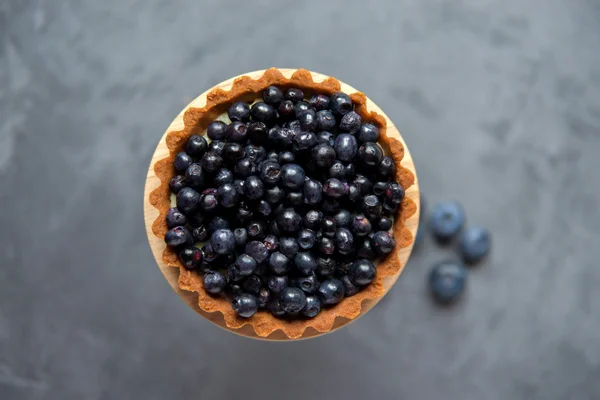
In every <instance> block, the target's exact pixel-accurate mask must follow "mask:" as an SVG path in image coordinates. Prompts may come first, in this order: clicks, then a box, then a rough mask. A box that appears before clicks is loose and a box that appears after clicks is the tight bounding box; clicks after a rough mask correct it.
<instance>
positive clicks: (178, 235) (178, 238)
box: [165, 226, 192, 247]
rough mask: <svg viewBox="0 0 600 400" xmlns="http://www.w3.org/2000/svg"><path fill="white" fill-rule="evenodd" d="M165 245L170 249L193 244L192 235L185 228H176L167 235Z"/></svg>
mask: <svg viewBox="0 0 600 400" xmlns="http://www.w3.org/2000/svg"><path fill="white" fill-rule="evenodd" d="M165 243H166V244H167V246H169V247H177V246H182V245H184V244H191V243H192V234H191V233H190V231H188V230H187V228H186V227H184V226H176V227H175V228H172V229H170V230H169V231H167V233H166V234H165Z"/></svg>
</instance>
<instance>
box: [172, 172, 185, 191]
mask: <svg viewBox="0 0 600 400" xmlns="http://www.w3.org/2000/svg"><path fill="white" fill-rule="evenodd" d="M184 187H185V177H184V176H183V175H175V176H174V177H172V178H171V180H170V181H169V189H171V193H173V194H177V193H179V191H180V190H181V189H183V188H184Z"/></svg>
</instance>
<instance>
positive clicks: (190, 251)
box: [179, 246, 202, 270]
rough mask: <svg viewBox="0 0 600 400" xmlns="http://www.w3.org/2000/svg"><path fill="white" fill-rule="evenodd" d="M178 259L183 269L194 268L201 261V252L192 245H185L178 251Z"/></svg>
mask: <svg viewBox="0 0 600 400" xmlns="http://www.w3.org/2000/svg"><path fill="white" fill-rule="evenodd" d="M179 261H181V263H182V264H183V266H184V268H185V269H189V270H193V269H196V268H198V266H199V265H200V262H201V261H202V252H201V251H200V249H199V248H197V247H194V246H189V247H186V248H185V249H183V250H181V251H180V252H179Z"/></svg>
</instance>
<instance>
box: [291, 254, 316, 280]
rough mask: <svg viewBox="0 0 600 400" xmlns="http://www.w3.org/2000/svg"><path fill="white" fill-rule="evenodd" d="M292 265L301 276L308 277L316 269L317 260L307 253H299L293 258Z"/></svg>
mask: <svg viewBox="0 0 600 400" xmlns="http://www.w3.org/2000/svg"><path fill="white" fill-rule="evenodd" d="M294 265H295V266H296V269H297V270H298V271H299V272H300V273H301V274H303V275H309V274H311V273H312V272H313V271H315V270H316V269H317V260H315V258H314V256H313V255H312V254H311V253H309V252H299V253H296V255H295V256H294Z"/></svg>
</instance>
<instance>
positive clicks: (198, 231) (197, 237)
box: [192, 225, 208, 242]
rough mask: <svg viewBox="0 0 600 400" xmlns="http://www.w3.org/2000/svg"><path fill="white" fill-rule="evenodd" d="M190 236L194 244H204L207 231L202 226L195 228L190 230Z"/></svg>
mask: <svg viewBox="0 0 600 400" xmlns="http://www.w3.org/2000/svg"><path fill="white" fill-rule="evenodd" d="M192 236H193V237H194V241H196V242H205V241H206V240H207V239H208V230H207V229H206V227H205V226H204V225H200V226H197V227H196V228H194V229H193V230H192Z"/></svg>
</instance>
